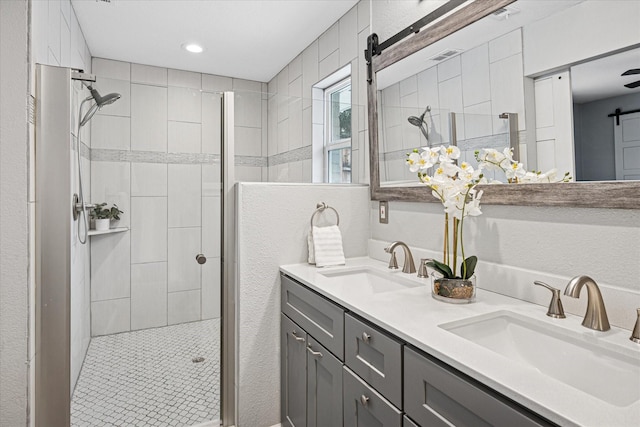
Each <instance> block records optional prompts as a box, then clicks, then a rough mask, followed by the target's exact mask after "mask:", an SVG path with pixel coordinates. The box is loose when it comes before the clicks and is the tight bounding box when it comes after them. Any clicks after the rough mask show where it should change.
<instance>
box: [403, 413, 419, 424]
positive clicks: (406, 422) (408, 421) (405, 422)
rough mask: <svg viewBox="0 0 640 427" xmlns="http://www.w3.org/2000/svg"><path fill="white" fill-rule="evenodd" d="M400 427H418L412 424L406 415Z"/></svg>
mask: <svg viewBox="0 0 640 427" xmlns="http://www.w3.org/2000/svg"><path fill="white" fill-rule="evenodd" d="M402 427H419V426H418V424H416V423H414V422H413V421H411V420H410V419H409V417H407V416H406V415H405V416H404V417H402Z"/></svg>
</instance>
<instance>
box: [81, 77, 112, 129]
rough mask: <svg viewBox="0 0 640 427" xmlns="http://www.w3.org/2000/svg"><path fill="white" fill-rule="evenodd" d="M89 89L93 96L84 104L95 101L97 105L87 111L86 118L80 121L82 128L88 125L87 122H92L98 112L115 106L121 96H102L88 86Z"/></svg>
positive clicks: (109, 94)
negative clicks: (103, 108) (109, 106)
mask: <svg viewBox="0 0 640 427" xmlns="http://www.w3.org/2000/svg"><path fill="white" fill-rule="evenodd" d="M87 89H89V92H91V96H90V97H88V98H87V99H85V100H84V101H82V104H84V103H85V102H86V101H90V100H94V101H95V104H93V105H92V106H91V108H89V111H87V113H86V114H85V115H84V117H83V118H82V120H81V121H80V127H82V126H84V125H86V124H87V122H88V121H89V120H91V118H92V117H93V115H94V114H95V113H97V112H98V110H100V109H101V108H102V107H104V106H105V105H109V104H113V103H114V102H116V101H117V100H118V99H120V96H121V95H120V94H119V93H108V94H106V95H105V96H100V94H99V93H98V91H97V90H95V89H94V88H93V87H91V86H87ZM82 104H80V110H82Z"/></svg>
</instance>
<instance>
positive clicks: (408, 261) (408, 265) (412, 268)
mask: <svg viewBox="0 0 640 427" xmlns="http://www.w3.org/2000/svg"><path fill="white" fill-rule="evenodd" d="M398 246H401V247H402V249H403V250H404V266H402V272H403V273H415V272H416V265H415V264H414V262H413V256H412V255H411V250H410V249H409V246H407V244H406V243H404V242H393V243H391V244H390V245H389V246H387V247H386V248H384V251H385V252H386V253H388V254H391V259H390V260H389V268H391V269H397V268H398V260H397V259H396V253H395V250H396V248H397V247H398Z"/></svg>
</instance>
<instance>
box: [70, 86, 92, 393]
mask: <svg viewBox="0 0 640 427" xmlns="http://www.w3.org/2000/svg"><path fill="white" fill-rule="evenodd" d="M87 96H88V91H87V90H86V89H84V87H83V86H82V84H81V83H79V82H75V83H74V84H73V85H72V89H71V120H70V122H71V123H70V128H69V129H70V134H69V140H70V142H71V143H72V146H74V147H76V149H74V150H72V152H71V159H70V163H69V164H70V165H71V170H70V171H69V173H71V176H72V179H71V185H72V187H71V189H70V191H71V193H72V194H73V193H79V188H80V187H79V171H78V162H77V157H76V156H77V151H76V150H77V149H78V148H77V147H78V144H77V141H76V140H75V135H76V126H77V116H76V114H75V113H76V112H77V109H78V108H79V106H80V103H81V102H82V100H83V99H84V98H86V97H87ZM90 137H91V133H90V132H88V129H87V127H85V128H83V129H81V132H80V140H81V144H80V153H81V158H80V168H81V171H82V184H83V194H84V198H85V200H87V201H88V200H91V194H92V191H91V164H90V160H89V158H88V154H87V150H86V148H87V147H90V146H91V138H90ZM83 153H84V154H83ZM69 221H71V236H70V238H71V252H70V256H71V283H70V287H71V293H70V316H71V329H70V339H71V346H70V347H71V348H70V351H71V362H70V363H71V392H72V393H73V390H74V387H75V384H76V382H77V378H78V376H79V374H80V369H81V368H82V361H83V360H84V357H85V354H86V352H87V349H88V346H89V341H90V340H91V276H90V272H91V266H90V262H91V241H90V239H87V244H85V245H83V244H81V243H80V242H79V241H78V221H73V219H72V218H71V217H69ZM80 233H81V234H82V235H84V231H83V230H80Z"/></svg>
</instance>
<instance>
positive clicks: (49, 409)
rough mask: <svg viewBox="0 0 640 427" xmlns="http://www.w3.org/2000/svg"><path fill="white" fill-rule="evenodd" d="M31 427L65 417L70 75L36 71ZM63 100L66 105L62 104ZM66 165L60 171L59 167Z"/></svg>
mask: <svg viewBox="0 0 640 427" xmlns="http://www.w3.org/2000/svg"><path fill="white" fill-rule="evenodd" d="M36 77H37V80H36V114H37V119H36V246H35V247H36V302H35V305H36V306H35V310H36V325H35V329H36V330H35V334H36V336H35V342H36V349H35V352H36V353H35V363H36V367H35V402H32V404H35V414H36V415H35V418H36V419H35V425H36V427H39V426H42V427H66V426H68V425H69V423H70V417H71V366H70V365H71V364H70V359H71V349H70V343H71V329H70V326H71V312H70V311H71V310H70V309H71V236H72V233H71V227H72V223H71V220H70V219H71V199H72V196H71V170H72V165H71V141H70V133H69V124H70V123H71V109H70V108H60V105H71V97H70V94H71V70H70V69H69V68H61V67H53V66H47V65H40V64H38V65H37V68H36ZM65 100H66V101H65ZM65 165H66V167H65Z"/></svg>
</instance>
